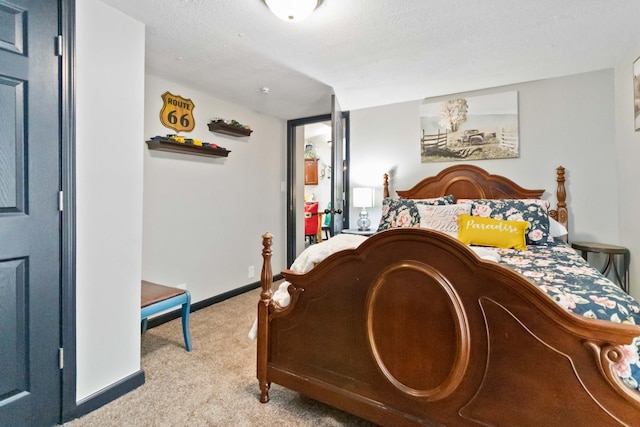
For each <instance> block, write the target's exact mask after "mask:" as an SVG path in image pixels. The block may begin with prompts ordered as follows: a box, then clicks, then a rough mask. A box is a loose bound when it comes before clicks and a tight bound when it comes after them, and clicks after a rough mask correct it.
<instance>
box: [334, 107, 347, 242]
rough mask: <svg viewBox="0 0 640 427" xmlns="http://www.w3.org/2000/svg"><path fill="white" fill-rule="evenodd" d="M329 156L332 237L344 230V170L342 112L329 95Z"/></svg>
mask: <svg viewBox="0 0 640 427" xmlns="http://www.w3.org/2000/svg"><path fill="white" fill-rule="evenodd" d="M331 141H332V144H331V156H332V157H333V159H332V175H331V179H332V185H331V207H332V213H333V217H332V221H331V222H332V227H333V235H334V236H335V235H336V234H340V233H342V229H343V228H345V224H344V217H343V213H344V210H345V168H344V127H343V125H342V110H341V109H340V104H339V103H338V99H337V98H336V96H335V95H331Z"/></svg>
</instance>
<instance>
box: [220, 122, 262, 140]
mask: <svg viewBox="0 0 640 427" xmlns="http://www.w3.org/2000/svg"><path fill="white" fill-rule="evenodd" d="M209 130H210V131H211V132H215V133H221V134H224V135H230V136H236V137H239V136H250V135H251V132H253V131H252V130H251V129H245V128H241V127H238V126H233V125H228V124H226V123H225V122H211V123H209Z"/></svg>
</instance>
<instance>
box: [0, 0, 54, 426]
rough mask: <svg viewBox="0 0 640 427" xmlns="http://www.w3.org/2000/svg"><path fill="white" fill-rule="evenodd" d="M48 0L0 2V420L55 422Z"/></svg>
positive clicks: (51, 66) (51, 65)
mask: <svg viewBox="0 0 640 427" xmlns="http://www.w3.org/2000/svg"><path fill="white" fill-rule="evenodd" d="M58 6H59V4H58V1H57V0H31V1H30V0H10V1H6V0H0V346H1V348H0V367H1V368H0V369H1V370H2V374H0V425H8V426H22V425H28V426H34V425H35V426H38V425H43V426H46V425H52V424H56V423H58V422H59V420H60V409H61V406H60V401H61V397H60V393H61V391H60V385H61V372H60V368H59V361H58V358H59V351H58V349H59V347H60V239H61V237H60V236H61V233H60V213H59V210H58V191H59V188H60V138H61V136H60V107H59V102H60V96H59V91H60V89H59V85H60V62H59V57H58V56H56V53H57V52H56V36H57V34H58V23H59V16H58V15H59V12H58V10H59V9H58Z"/></svg>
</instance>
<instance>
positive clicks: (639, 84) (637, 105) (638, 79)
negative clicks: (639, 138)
mask: <svg viewBox="0 0 640 427" xmlns="http://www.w3.org/2000/svg"><path fill="white" fill-rule="evenodd" d="M633 114H634V116H633V122H634V124H635V129H636V132H638V131H639V130H640V57H638V58H637V59H636V60H635V61H633Z"/></svg>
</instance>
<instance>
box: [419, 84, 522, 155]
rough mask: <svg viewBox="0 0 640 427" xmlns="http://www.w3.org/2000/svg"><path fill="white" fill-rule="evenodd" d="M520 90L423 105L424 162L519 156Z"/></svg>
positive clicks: (422, 140) (457, 98) (421, 146)
mask: <svg viewBox="0 0 640 427" xmlns="http://www.w3.org/2000/svg"><path fill="white" fill-rule="evenodd" d="M518 122H519V120H518V92H517V91H507V92H497V93H491V94H487V95H477V96H467V97H460V96H457V97H452V98H450V99H442V100H439V101H434V100H432V99H425V100H424V102H423V103H422V104H421V105H420V127H421V130H422V134H421V136H420V156H421V162H422V163H431V162H450V161H471V160H492V159H513V158H518V157H519V156H520V138H519V129H518V127H519V126H518Z"/></svg>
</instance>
